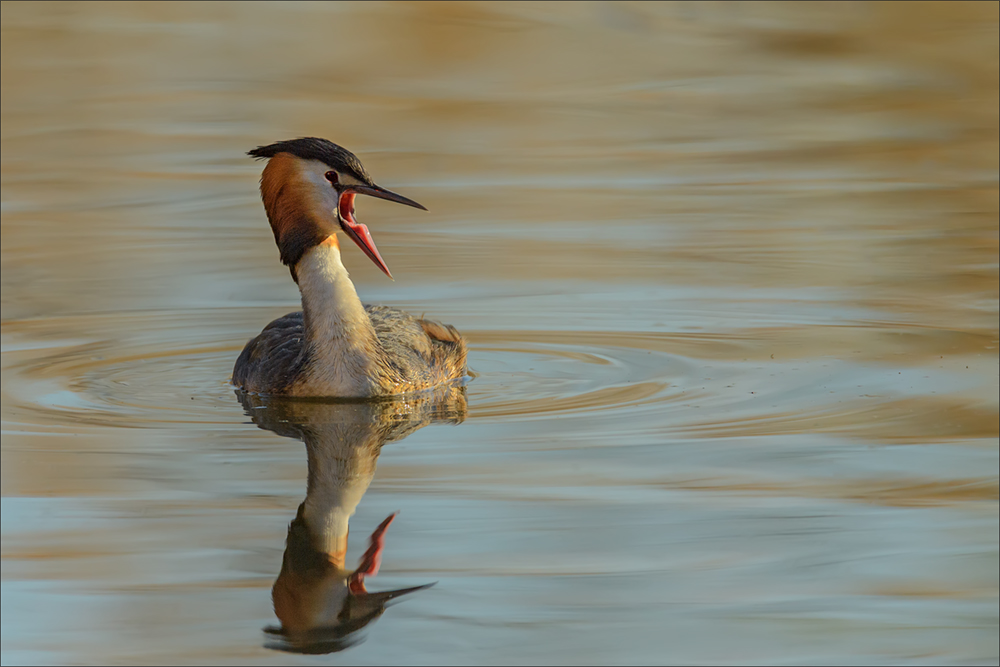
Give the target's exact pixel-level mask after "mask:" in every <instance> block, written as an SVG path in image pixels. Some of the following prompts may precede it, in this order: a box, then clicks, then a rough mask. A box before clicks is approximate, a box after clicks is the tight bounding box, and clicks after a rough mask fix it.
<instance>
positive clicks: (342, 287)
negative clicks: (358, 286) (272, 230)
mask: <svg viewBox="0 0 1000 667" xmlns="http://www.w3.org/2000/svg"><path fill="white" fill-rule="evenodd" d="M295 273H296V275H297V277H298V281H299V291H300V292H301V293H302V309H303V311H304V313H305V334H306V341H305V343H306V345H307V346H308V350H309V355H310V356H309V359H310V363H309V367H308V368H307V371H306V373H307V381H306V383H304V385H303V387H302V390H301V395H313V396H315V395H326V396H356V397H362V396H369V395H371V390H372V386H371V377H372V368H373V365H374V364H375V354H376V351H377V349H378V345H379V343H378V339H377V338H376V336H375V330H374V328H372V323H371V320H370V319H369V317H368V313H366V312H365V307H364V305H362V303H361V300H360V299H359V298H358V293H357V291H356V290H355V289H354V283H352V282H351V279H350V278H349V277H348V275H347V269H345V268H344V264H343V263H342V262H341V261H340V248H339V247H338V245H337V241H336V238H335V237H330V238H329V239H328V240H327V241H325V242H324V243H321V244H320V245H317V246H315V247H313V248H311V249H310V250H308V251H307V252H306V253H305V254H304V255H303V256H302V259H301V260H299V263H298V264H296V266H295ZM316 392H319V393H316Z"/></svg>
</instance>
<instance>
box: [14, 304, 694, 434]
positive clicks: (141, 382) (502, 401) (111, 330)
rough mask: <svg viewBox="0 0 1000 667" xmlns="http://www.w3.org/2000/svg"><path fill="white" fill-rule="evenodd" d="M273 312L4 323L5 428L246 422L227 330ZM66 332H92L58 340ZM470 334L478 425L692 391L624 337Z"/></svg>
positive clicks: (680, 374) (684, 365)
mask: <svg viewBox="0 0 1000 667" xmlns="http://www.w3.org/2000/svg"><path fill="white" fill-rule="evenodd" d="M251 310H252V312H249V313H248V311H251ZM270 314H271V313H270V312H269V311H268V313H267V314H262V309H233V312H226V313H221V314H220V312H219V311H211V312H204V311H190V312H170V313H162V312H161V313H155V312H154V313H149V312H147V313H140V314H135V315H131V316H123V315H120V314H119V315H114V316H111V315H108V316H103V317H102V316H86V317H79V318H58V319H49V320H34V321H26V322H11V323H7V324H5V326H4V338H5V346H4V375H5V381H15V378H16V382H17V383H18V392H17V395H16V396H11V395H8V397H7V398H8V399H10V400H8V401H6V403H7V412H8V415H7V416H8V423H10V422H14V423H21V424H22V425H23V426H29V425H30V424H33V423H34V424H48V425H52V424H63V425H66V424H80V423H89V424H104V425H114V426H131V427H153V426H156V425H158V424H163V423H197V424H203V425H211V424H231V423H233V421H234V420H242V419H243V417H242V415H241V412H240V410H239V409H238V406H237V405H236V403H235V401H234V400H233V398H232V390H231V386H230V385H229V378H230V374H231V371H232V364H233V361H234V359H235V358H236V356H237V355H238V354H239V351H240V349H241V348H242V345H243V342H242V341H234V340H233V336H232V334H231V333H230V334H228V335H227V334H226V333H225V332H224V330H226V329H229V330H234V329H237V328H238V325H236V322H237V321H247V322H255V323H259V322H261V321H266V319H267V317H268V315H270ZM251 327H252V325H251ZM66 331H77V332H87V334H86V335H85V337H84V338H83V339H82V340H79V339H78V340H71V341H68V340H65V339H64V338H63V339H59V335H60V333H61V332H66ZM247 331H252V328H250V327H248V328H247ZM465 333H466V335H467V337H468V338H469V340H470V346H471V350H470V366H471V368H472V369H473V371H474V373H475V375H476V378H475V380H474V381H473V382H472V383H471V384H470V388H469V392H470V417H473V418H483V419H506V418H518V419H528V418H533V417H539V416H552V415H558V414H563V413H579V412H589V411H593V410H601V411H607V410H615V409H622V408H627V407H629V406H632V407H635V406H650V405H654V404H658V403H661V402H664V401H671V400H677V399H679V398H682V397H684V396H685V395H686V394H685V391H684V390H683V389H682V388H681V387H683V386H685V385H687V384H689V383H687V382H685V381H683V378H684V377H686V376H690V375H691V374H692V372H693V369H694V363H693V362H692V361H691V360H690V359H687V358H684V357H681V356H678V355H672V354H669V353H665V352H663V351H661V350H650V349H643V347H642V346H641V345H637V344H636V343H637V341H636V340H634V339H629V335H628V334H616V333H602V334H600V335H598V336H595V334H594V333H592V332H583V333H579V332H568V331H567V332H558V331H557V332H552V331H547V332H527V331H467V332H465ZM595 337H596V338H599V340H595ZM88 339H89V340H88ZM19 340H24V341H27V340H31V341H34V343H33V344H30V345H29V344H23V345H19V344H18V343H19ZM39 340H42V341H45V340H48V341H50V342H48V343H38V341H39ZM7 341H9V342H7ZM32 414H34V417H33V416H32Z"/></svg>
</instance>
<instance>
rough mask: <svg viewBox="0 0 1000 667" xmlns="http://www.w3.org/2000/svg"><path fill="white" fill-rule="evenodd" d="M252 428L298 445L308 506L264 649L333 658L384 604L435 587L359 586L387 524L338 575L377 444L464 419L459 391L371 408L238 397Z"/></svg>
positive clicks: (291, 546)
mask: <svg viewBox="0 0 1000 667" xmlns="http://www.w3.org/2000/svg"><path fill="white" fill-rule="evenodd" d="M237 396H238V397H239V399H240V401H241V402H242V403H243V407H244V409H245V410H246V412H247V414H248V415H249V416H250V417H251V418H252V419H253V421H254V423H255V424H257V426H258V427H260V428H263V429H267V430H269V431H274V432H275V433H277V434H278V435H281V436H285V437H289V438H297V439H300V440H302V441H304V442H305V444H306V452H307V455H308V465H309V478H308V486H307V488H306V498H305V500H304V501H303V502H302V504H301V505H299V509H298V512H297V513H296V515H295V519H294V520H293V521H292V522H291V524H290V525H289V526H288V537H287V540H286V543H285V555H284V559H283V560H282V563H281V572H280V573H279V574H278V578H277V580H276V581H275V582H274V587H273V588H272V592H271V595H272V599H273V601H274V611H275V614H276V615H277V617H278V620H279V621H280V622H281V626H280V627H277V628H275V627H270V628H267V629H266V632H267V633H268V634H269V635H270V637H271V639H270V640H269V642H268V644H267V646H268V647H269V648H275V649H279V650H283V651H292V652H296V653H332V652H335V651H341V650H343V649H345V648H348V647H350V646H352V645H354V644H356V643H358V642H359V641H361V640H362V639H363V638H362V637H361V635H360V634H359V631H360V630H361V629H362V628H364V627H365V626H366V625H368V624H369V623H371V622H372V621H374V620H375V619H377V618H378V617H379V616H381V615H382V613H383V612H384V611H385V609H386V604H387V603H388V602H389V601H390V600H393V599H394V598H398V597H400V596H402V595H406V594H407V593H412V592H414V591H418V590H421V589H424V588H428V587H430V586H432V585H433V584H424V585H422V586H414V587H411V588H402V589H397V590H390V591H378V592H370V591H368V590H367V589H366V587H365V578H366V577H372V576H374V575H375V574H376V573H377V572H378V569H379V565H380V563H381V560H382V551H383V547H384V545H385V534H386V530H387V529H388V528H389V524H391V523H392V521H393V519H394V518H395V516H396V515H395V514H393V515H390V516H389V517H387V518H386V519H385V520H384V521H383V522H382V523H381V524H380V525H379V526H378V527H377V528H375V530H374V532H373V533H372V535H371V538H370V541H369V546H368V550H367V551H366V552H365V554H364V555H363V556H362V557H361V562H360V563H359V565H358V567H357V568H356V569H354V570H349V569H347V567H346V563H345V561H346V557H347V536H348V521H349V520H350V518H351V516H352V515H353V514H354V511H355V509H356V508H357V506H358V503H359V502H360V501H361V498H362V496H364V494H365V491H367V489H368V485H369V484H370V483H371V481H372V478H373V477H374V475H375V464H376V461H377V460H378V456H379V452H380V451H381V449H382V445H384V444H385V443H387V442H392V441H395V440H401V439H403V438H405V437H406V436H408V435H410V434H411V433H413V432H414V431H416V430H418V429H420V428H423V427H424V426H427V425H428V424H430V423H432V422H445V423H452V424H458V423H461V422H462V421H463V420H464V419H465V413H466V402H465V389H464V387H461V386H447V387H441V388H438V389H436V390H435V391H433V392H429V393H424V394H421V395H418V396H410V397H407V398H396V399H388V400H381V401H376V402H319V401H302V400H289V399H276V398H264V397H260V396H251V395H248V394H246V393H243V392H241V391H237Z"/></svg>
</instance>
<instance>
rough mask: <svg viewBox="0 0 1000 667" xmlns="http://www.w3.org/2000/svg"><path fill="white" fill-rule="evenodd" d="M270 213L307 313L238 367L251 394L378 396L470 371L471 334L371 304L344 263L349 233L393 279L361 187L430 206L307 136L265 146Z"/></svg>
mask: <svg viewBox="0 0 1000 667" xmlns="http://www.w3.org/2000/svg"><path fill="white" fill-rule="evenodd" d="M248 155H251V156H253V157H255V158H261V159H263V158H267V159H268V162H267V166H265V167H264V173H263V174H262V175H261V178H260V194H261V199H263V201H264V210H265V211H266V212H267V219H268V221H269V222H270V223H271V230H272V231H273V232H274V240H275V243H277V244H278V250H279V251H280V252H281V261H282V263H283V264H285V265H287V266H288V267H289V269H290V270H291V272H292V279H293V280H294V281H295V282H296V283H297V284H298V286H299V292H301V294H302V311H301V312H297V313H290V314H288V315H285V316H284V317H280V318H278V319H276V320H274V321H273V322H271V323H270V324H268V325H267V326H266V327H264V330H263V331H261V332H260V334H259V335H257V337H256V338H253V339H251V340H250V342H248V343H247V344H246V347H244V348H243V352H242V353H241V354H240V356H239V359H237V360H236V366H235V368H233V384H234V385H236V386H237V387H239V388H241V389H243V390H244V391H248V392H253V393H260V394H270V395H285V396H316V397H319V396H330V397H342V398H371V397H376V396H391V395H395V394H404V393H408V392H413V391H419V390H422V389H427V388H429V387H433V386H436V385H439V384H441V383H443V382H448V381H449V380H453V379H456V378H460V377H462V376H464V375H465V371H466V367H465V356H466V346H465V340H464V339H463V338H462V336H461V335H460V334H459V333H458V331H456V330H455V328H454V327H452V326H450V325H443V324H438V323H437V322H430V321H428V320H423V319H417V318H415V317H413V316H411V315H409V314H407V313H405V312H403V311H401V310H398V309H396V308H388V307H385V306H372V305H364V304H362V303H361V300H360V299H359V298H358V293H357V291H356V290H355V289H354V284H353V283H352V282H351V279H350V278H349V277H348V275H347V270H346V269H345V268H344V265H343V264H342V263H341V261H340V244H339V243H338V242H337V232H338V231H343V232H344V233H345V234H346V235H347V236H348V237H349V238H350V239H351V240H352V241H354V242H355V243H357V244H358V247H360V248H361V250H362V251H363V252H364V253H365V254H366V255H368V257H369V259H371V260H372V261H373V262H374V263H375V265H376V266H377V267H378V268H380V269H381V270H382V271H383V272H384V273H385V274H386V275H387V276H389V277H390V278H392V274H390V273H389V268H388V267H387V266H386V265H385V262H383V261H382V257H381V256H380V255H379V252H378V249H376V247H375V242H374V241H372V237H371V234H369V232H368V228H367V227H366V226H365V225H362V224H360V223H359V222H358V221H357V220H355V218H354V198H355V196H356V195H358V194H364V195H369V196H372V197H378V198H380V199H387V200H389V201H394V202H397V203H400V204H406V205H407V206H413V207H415V208H419V209H423V210H425V211H426V210H427V209H425V208H424V207H423V206H421V205H420V204H418V203H417V202H415V201H413V200H412V199H407V198H406V197H403V196H401V195H398V194H396V193H394V192H389V191H388V190H386V189H385V188H382V187H380V186H378V185H376V184H375V182H374V181H373V180H372V177H371V176H369V175H368V172H367V171H366V170H365V168H364V166H362V164H361V161H360V160H358V158H357V157H356V156H355V155H354V154H353V153H351V152H350V151H348V150H346V149H344V148H341V147H340V146H338V145H337V144H334V143H332V142H330V141H327V140H326V139H317V138H314V137H307V138H302V139H292V140H290V141H280V142H278V143H275V144H271V145H269V146H259V147H257V148H255V149H253V150H252V151H250V152H249V153H248Z"/></svg>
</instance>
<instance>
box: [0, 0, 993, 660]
mask: <svg viewBox="0 0 1000 667" xmlns="http://www.w3.org/2000/svg"><path fill="white" fill-rule="evenodd" d="M997 7H998V6H997V4H996V3H979V4H960V3H942V4H933V3H931V4H926V3H920V4H902V3H898V4H884V5H883V4H875V5H869V4H844V3H833V4H807V5H794V4H750V5H748V4H741V3H732V4H731V3H712V4H650V3H636V4H630V3H588V4H575V5H567V4H538V3H530V4H506V3H503V4H493V3H477V4H453V3H444V4H436V3H431V4H375V3H373V4H342V3H335V4H328V5H319V4H258V3H249V4H214V5H213V4H208V5H206V4H194V5H193V4H180V3H167V4H83V3H71V4H41V3H6V2H5V3H4V4H3V5H2V65H0V67H2V69H0V72H2V127H0V132H2V203H3V209H2V239H0V241H2V272H3V273H2V288H0V289H2V291H0V298H2V342H3V352H2V368H3V372H2V389H3V395H2V397H3V415H2V416H3V439H2V468H0V470H2V495H3V499H2V535H3V547H2V563H3V575H2V598H3V614H2V624H3V625H2V630H3V631H2V642H3V644H2V650H3V662H4V663H5V664H7V663H8V662H10V663H20V662H30V663H45V662H73V663H105V662H107V661H117V662H143V663H164V664H179V663H201V662H231V663H240V664H245V663H247V662H254V663H280V662H288V661H289V660H293V661H294V660H299V658H298V657H292V656H289V655H288V654H284V653H278V652H275V651H273V650H271V649H270V648H268V639H267V637H266V635H265V634H264V633H263V632H262V629H263V628H264V627H266V626H269V625H273V624H274V623H275V622H276V620H275V617H274V611H273V610H272V607H271V599H270V590H271V585H272V584H273V582H274V580H275V577H276V576H277V574H278V571H279V569H280V568H281V562H282V551H283V550H284V546H285V544H284V540H285V532H286V528H287V525H288V523H289V522H290V521H291V520H292V519H293V518H294V516H295V512H296V507H297V506H298V504H299V503H300V502H301V501H302V499H303V498H304V497H305V495H306V475H307V472H306V451H305V448H304V447H303V446H302V444H301V443H298V442H295V441H293V440H289V439H287V438H283V437H280V435H278V434H276V433H274V432H271V431H269V430H264V429H258V428H257V427H256V426H255V425H254V423H253V422H252V421H251V419H250V417H248V416H247V414H245V413H244V409H243V406H242V405H241V404H240V402H239V401H238V400H237V398H236V397H235V396H234V395H233V392H232V390H231V388H230V387H229V385H228V379H229V373H230V371H231V369H232V364H233V361H234V360H235V357H236V355H237V354H238V352H239V350H240V349H241V347H242V345H243V344H244V343H245V342H246V340H247V339H248V338H249V337H250V336H252V335H254V334H256V333H257V332H258V331H259V330H260V328H261V327H262V326H263V325H264V324H266V323H267V322H269V321H270V320H271V319H273V318H274V317H276V316H278V315H282V314H284V313H286V312H289V311H290V310H293V309H295V308H296V307H297V292H296V290H295V286H294V284H293V283H292V282H291V280H290V279H289V276H288V272H287V270H286V269H285V268H284V267H282V266H280V264H279V263H278V261H277V250H276V249H275V248H274V245H273V239H272V237H271V232H270V230H269V229H268V227H267V223H266V220H265V218H264V215H263V211H262V209H261V206H260V203H259V199H258V196H257V193H256V184H257V179H258V176H259V171H260V168H261V165H260V164H259V163H255V162H253V161H251V160H250V159H248V158H247V157H245V155H244V153H245V151H246V150H248V149H250V148H252V147H254V146H257V145H259V144H263V143H269V142H272V141H276V140H281V139H287V138H291V137H295V136H304V135H316V136H323V137H327V138H329V139H331V140H333V141H336V142H337V143H340V144H343V145H344V146H346V147H348V148H350V149H351V150H353V151H354V152H356V153H357V154H358V155H359V157H360V158H361V159H362V160H363V161H364V163H365V165H366V166H367V167H368V169H369V171H371V173H372V174H373V175H374V177H375V179H376V180H377V181H378V182H379V183H380V184H382V185H384V186H386V187H388V188H390V189H392V190H394V191H397V192H400V193H402V194H404V195H406V196H409V197H413V198H414V199H416V200H417V201H420V202H421V203H423V204H424V205H426V206H427V207H428V208H429V209H430V212H429V213H423V212H421V211H416V210H414V209H410V208H405V207H400V206H395V205H392V204H389V203H386V202H381V201H377V200H365V201H359V202H358V217H359V220H360V221H362V222H365V223H367V224H368V225H369V226H370V227H371V229H372V233H373V235H374V238H375V240H376V242H377V243H378V246H379V248H380V250H381V252H382V255H383V257H384V258H385V259H386V262H387V263H388V265H389V267H390V268H391V270H392V271H393V274H394V276H395V277H396V282H389V281H388V280H387V279H386V278H385V277H384V276H383V275H382V274H381V273H380V272H379V271H378V269H377V268H376V267H375V266H374V265H372V264H371V263H370V262H368V260H367V259H366V258H365V257H364V256H363V255H362V254H361V253H360V252H356V251H355V250H354V249H353V247H352V248H347V247H346V246H345V263H346V264H347V266H348V268H349V270H350V271H351V272H352V275H353V277H354V279H355V282H356V285H357V287H358V291H359V292H360V294H361V296H362V298H363V299H365V300H366V301H370V302H379V303H385V304H391V305H397V306H401V307H404V308H407V309H408V310H411V311H414V312H416V313H426V314H427V316H432V317H434V318H437V319H441V320H443V321H445V322H450V323H452V324H454V325H456V326H457V327H458V328H459V329H460V330H461V331H463V333H465V334H466V336H467V337H468V339H469V341H470V344H471V351H470V365H471V367H472V368H473V369H474V370H475V371H476V373H477V375H478V376H477V377H476V378H475V380H473V381H472V382H471V383H470V384H469V385H468V388H467V404H468V412H467V414H466V415H465V420H464V422H463V423H461V424H458V425H447V424H440V423H435V424H430V425H427V426H426V427H424V428H419V430H415V431H413V432H412V433H411V434H410V435H409V436H408V437H405V438H404V439H401V440H397V441H396V442H390V443H389V444H386V445H385V447H384V449H383V450H382V453H381V456H380V457H379V459H378V470H377V472H376V474H375V476H374V478H373V480H372V481H371V485H370V487H369V488H368V491H367V493H366V494H365V496H364V498H363V499H362V501H361V502H360V504H359V505H358V508H357V513H356V514H355V516H354V518H353V520H352V524H351V525H352V527H353V528H354V538H353V539H352V542H351V545H350V552H349V555H348V562H349V563H354V562H356V560H357V558H358V557H359V556H360V554H361V553H362V552H363V551H364V549H365V543H364V537H365V536H366V535H367V534H368V533H370V532H371V531H372V530H373V529H374V527H375V526H376V525H377V524H378V523H379V522H380V521H381V520H382V519H383V518H384V517H386V516H387V515H388V514H390V513H391V512H393V511H395V510H402V511H401V513H400V515H399V516H398V517H397V519H396V520H395V522H394V523H393V525H392V528H391V529H390V531H389V533H388V535H387V545H386V551H385V557H384V560H383V566H382V570H381V572H380V574H379V576H378V577H377V578H375V579H372V580H370V581H369V589H371V590H379V589H390V588H402V587H406V586H414V585H419V584H423V583H428V582H431V581H437V582H438V584H437V585H436V586H435V587H434V588H431V589H428V590H426V591H420V592H418V593H415V594H413V595H411V596H409V597H407V598H405V600H402V601H400V602H399V604H397V605H396V606H394V607H392V608H390V609H389V610H388V611H387V612H386V613H385V614H384V616H382V617H381V618H380V619H378V620H377V622H374V623H373V624H371V625H369V626H368V627H367V628H366V629H365V631H364V632H365V637H366V638H367V640H366V641H364V642H363V643H360V644H357V645H355V646H354V647H352V648H350V649H349V652H347V653H343V654H340V655H341V656H343V659H346V660H349V661H352V662H359V663H429V664H449V663H467V662H474V663H507V662H509V661H520V662H535V663H539V662H540V663H616V664H617V663H685V664H686V663H691V662H720V661H735V662H763V663H773V662H793V663H799V662H808V663H819V662H834V663H844V662H862V663H872V662H882V663H898V662H930V663H938V662H950V663H954V662H963V663H964V662H974V663H979V662H985V663H990V662H992V663H995V662H996V661H997V659H998V655H1000V650H998V612H997V602H998V595H997V588H998V574H997V571H998V546H997V545H998V482H997V480H998V380H997V373H998V352H997V345H998V322H997V317H998V229H997V226H998V225H997V221H998V157H997V156H998V152H1000V146H998V84H997V80H998V36H997V35H998V23H997V20H998V9H997ZM302 660H304V661H306V662H313V661H314V659H309V658H304V659H302Z"/></svg>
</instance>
